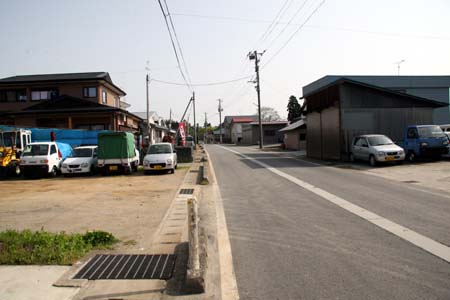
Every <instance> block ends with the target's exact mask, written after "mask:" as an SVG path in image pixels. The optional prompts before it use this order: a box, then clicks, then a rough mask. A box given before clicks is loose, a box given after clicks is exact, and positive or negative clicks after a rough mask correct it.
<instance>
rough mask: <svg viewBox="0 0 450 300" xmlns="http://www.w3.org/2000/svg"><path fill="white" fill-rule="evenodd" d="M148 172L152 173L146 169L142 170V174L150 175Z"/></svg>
mask: <svg viewBox="0 0 450 300" xmlns="http://www.w3.org/2000/svg"><path fill="white" fill-rule="evenodd" d="M150 174H152V173H151V171H148V170H145V171H144V175H150Z"/></svg>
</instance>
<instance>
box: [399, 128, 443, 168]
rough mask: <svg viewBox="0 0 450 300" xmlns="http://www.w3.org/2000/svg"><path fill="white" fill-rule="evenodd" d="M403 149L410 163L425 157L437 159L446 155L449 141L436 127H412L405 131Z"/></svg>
mask: <svg viewBox="0 0 450 300" xmlns="http://www.w3.org/2000/svg"><path fill="white" fill-rule="evenodd" d="M403 148H404V150H405V153H406V155H407V158H408V160H410V161H414V160H415V159H416V158H417V157H425V156H428V157H435V158H438V157H440V156H441V155H442V154H447V153H448V150H449V141H448V138H447V136H446V135H445V133H444V132H443V131H442V129H441V128H440V127H439V126H438V125H414V126H408V127H407V129H406V132H405V139H404V144H403Z"/></svg>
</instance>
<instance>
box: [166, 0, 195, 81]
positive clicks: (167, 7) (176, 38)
mask: <svg viewBox="0 0 450 300" xmlns="http://www.w3.org/2000/svg"><path fill="white" fill-rule="evenodd" d="M164 4H165V6H166V10H167V16H168V17H169V21H170V25H171V26H172V31H173V34H174V36H175V41H176V42H177V45H178V49H179V50H180V55H181V60H182V61H183V66H184V70H185V71H186V75H187V78H188V79H189V83H192V80H191V76H190V75H189V71H188V68H187V66H186V60H185V59H184V55H183V50H182V48H181V45H180V41H179V39H178V36H177V32H176V31H175V26H174V25H173V20H172V16H171V15H170V11H169V6H168V5H167V1H166V0H164Z"/></svg>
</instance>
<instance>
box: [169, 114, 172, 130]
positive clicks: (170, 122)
mask: <svg viewBox="0 0 450 300" xmlns="http://www.w3.org/2000/svg"><path fill="white" fill-rule="evenodd" d="M170 130H172V109H170V111H169V131H170Z"/></svg>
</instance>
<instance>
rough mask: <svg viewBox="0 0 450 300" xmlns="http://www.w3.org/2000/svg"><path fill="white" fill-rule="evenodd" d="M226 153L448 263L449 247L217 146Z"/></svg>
mask: <svg viewBox="0 0 450 300" xmlns="http://www.w3.org/2000/svg"><path fill="white" fill-rule="evenodd" d="M219 147H221V148H223V149H225V150H227V151H230V152H232V153H235V154H238V155H240V156H241V157H243V158H246V159H248V160H251V161H253V162H254V163H256V164H258V165H260V166H262V167H264V168H266V169H267V170H268V171H270V172H272V173H275V174H277V175H278V176H280V177H283V178H285V179H287V180H289V181H291V182H292V183H295V184H296V185H298V186H300V187H302V188H304V189H306V190H308V191H310V192H312V193H314V194H316V195H318V196H320V197H322V198H324V199H325V200H328V201H329V202H331V203H333V204H335V205H337V206H339V207H341V208H343V209H345V210H346V211H348V212H350V213H352V214H354V215H357V216H359V217H361V218H363V219H364V220H366V221H368V222H370V223H372V224H374V225H376V226H378V227H380V228H383V229H384V230H386V231H388V232H390V233H392V234H394V235H396V236H398V237H400V238H402V239H404V240H406V241H408V242H410V243H411V244H413V245H416V246H417V247H419V248H421V249H423V250H425V251H427V252H429V253H431V254H433V255H435V256H437V257H439V258H441V259H443V260H445V261H446V262H449V263H450V247H447V246H445V245H443V244H441V243H439V242H436V241H435V240H432V239H430V238H428V237H426V236H424V235H421V234H419V233H417V232H415V231H413V230H411V229H408V228H406V227H403V226H402V225H399V224H397V223H394V222H392V221H390V220H388V219H386V218H383V217H382V216H380V215H377V214H375V213H373V212H370V211H368V210H366V209H364V208H362V207H360V206H358V205H355V204H353V203H351V202H349V201H347V200H344V199H342V198H340V197H338V196H336V195H333V194H331V193H329V192H327V191H325V190H322V189H321V188H318V187H316V186H314V185H312V184H309V183H307V182H305V181H303V180H300V179H298V178H296V177H294V176H291V175H289V174H286V173H284V172H282V171H280V170H278V169H276V168H273V167H271V166H269V165H267V164H265V163H263V162H260V161H258V160H257V159H254V158H251V157H249V156H247V155H245V154H242V153H240V152H238V151H235V150H232V149H229V148H227V147H223V146H219Z"/></svg>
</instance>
